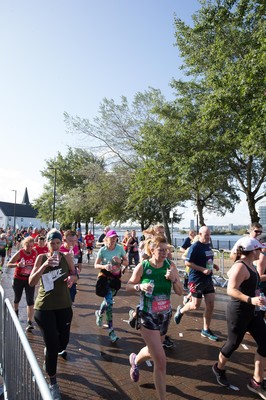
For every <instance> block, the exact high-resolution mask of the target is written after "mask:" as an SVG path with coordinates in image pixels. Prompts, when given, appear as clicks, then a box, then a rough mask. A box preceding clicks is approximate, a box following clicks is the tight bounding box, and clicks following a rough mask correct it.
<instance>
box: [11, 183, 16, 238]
mask: <svg viewBox="0 0 266 400" xmlns="http://www.w3.org/2000/svg"><path fill="white" fill-rule="evenodd" d="M11 192H15V203H14V233H15V232H16V204H17V191H16V190H15V189H12V190H11Z"/></svg>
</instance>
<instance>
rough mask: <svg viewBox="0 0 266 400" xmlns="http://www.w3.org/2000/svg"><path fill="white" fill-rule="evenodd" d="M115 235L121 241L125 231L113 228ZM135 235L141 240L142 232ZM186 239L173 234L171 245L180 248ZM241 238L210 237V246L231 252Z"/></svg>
mask: <svg viewBox="0 0 266 400" xmlns="http://www.w3.org/2000/svg"><path fill="white" fill-rule="evenodd" d="M114 229H115V231H116V233H117V235H118V236H119V239H120V240H122V239H123V237H124V235H125V232H126V230H125V229H124V230H122V229H116V228H114ZM101 233H102V231H101V230H98V229H96V230H95V237H96V239H97V238H98V237H99V236H100V235H101ZM136 233H137V237H138V239H140V238H141V236H142V232H141V231H140V230H138V229H136ZM187 237H188V235H187V234H181V233H177V232H174V233H173V245H174V246H175V247H178V246H182V244H183V242H184V240H185V239H186V238H187ZM239 238H241V236H239V235H212V237H211V239H212V246H213V248H214V249H218V250H220V249H224V250H231V249H232V247H233V246H234V244H235V242H236V241H237V240H238V239H239Z"/></svg>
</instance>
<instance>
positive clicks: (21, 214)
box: [0, 188, 44, 229]
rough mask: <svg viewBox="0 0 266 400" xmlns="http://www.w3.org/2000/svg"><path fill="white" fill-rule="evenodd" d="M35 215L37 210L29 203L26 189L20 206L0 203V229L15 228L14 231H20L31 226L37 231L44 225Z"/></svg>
mask: <svg viewBox="0 0 266 400" xmlns="http://www.w3.org/2000/svg"><path fill="white" fill-rule="evenodd" d="M37 214H38V212H37V210H35V209H34V208H33V207H32V205H31V204H30V202H29V196H28V190H27V188H26V189H25V193H24V196H23V200H22V203H21V204H18V203H7V202H4V201H0V228H3V229H6V228H8V227H10V228H13V227H15V229H21V228H29V227H31V226H32V227H33V228H38V229H39V228H41V227H43V226H44V224H43V223H42V222H41V220H40V219H39V218H37Z"/></svg>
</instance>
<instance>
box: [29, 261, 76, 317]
mask: <svg viewBox="0 0 266 400" xmlns="http://www.w3.org/2000/svg"><path fill="white" fill-rule="evenodd" d="M46 259H47V256H46V255H43V259H42V262H45V261H46ZM68 275H69V266H68V263H67V260H66V258H65V256H64V254H62V253H60V262H59V265H58V267H48V268H46V270H45V273H43V274H42V276H41V279H40V287H39V291H38V295H37V298H36V300H35V304H34V308H35V309H36V310H61V309H63V308H68V307H71V305H72V302H71V297H70V293H69V288H68V287H67V283H66V282H65V279H67V277H68Z"/></svg>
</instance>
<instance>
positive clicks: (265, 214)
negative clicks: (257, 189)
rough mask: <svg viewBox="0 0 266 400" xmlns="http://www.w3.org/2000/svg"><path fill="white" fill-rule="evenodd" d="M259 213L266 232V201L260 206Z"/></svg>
mask: <svg viewBox="0 0 266 400" xmlns="http://www.w3.org/2000/svg"><path fill="white" fill-rule="evenodd" d="M258 214H259V217H260V224H261V225H262V228H263V231H264V232H266V203H262V204H261V205H260V206H259V207H258Z"/></svg>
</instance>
